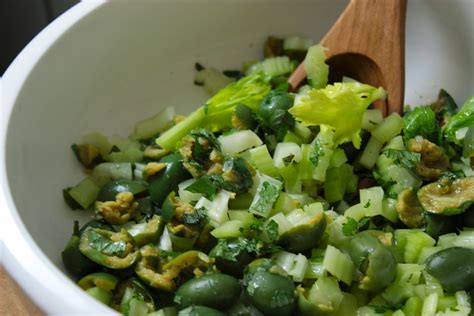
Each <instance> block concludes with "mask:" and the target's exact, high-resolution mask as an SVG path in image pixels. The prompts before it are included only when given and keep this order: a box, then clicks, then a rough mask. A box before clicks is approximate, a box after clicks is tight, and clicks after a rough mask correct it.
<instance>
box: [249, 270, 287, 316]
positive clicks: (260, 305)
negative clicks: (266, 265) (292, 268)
mask: <svg viewBox="0 0 474 316" xmlns="http://www.w3.org/2000/svg"><path fill="white" fill-rule="evenodd" d="M245 293H246V295H247V297H248V298H249V300H250V302H251V303H252V305H254V306H255V307H256V308H257V309H258V310H260V311H261V312H262V313H263V314H265V315H267V314H268V315H274V316H286V315H292V313H293V310H294V308H295V305H296V296H295V285H294V283H293V281H292V280H291V279H289V278H287V277H284V276H282V275H279V274H274V273H271V272H269V271H256V272H254V273H252V274H251V275H250V276H249V278H248V280H247V286H246V288H245Z"/></svg>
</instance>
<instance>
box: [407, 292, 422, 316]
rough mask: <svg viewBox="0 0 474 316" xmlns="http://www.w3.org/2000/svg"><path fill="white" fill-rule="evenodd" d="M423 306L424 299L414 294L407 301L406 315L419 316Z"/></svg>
mask: <svg viewBox="0 0 474 316" xmlns="http://www.w3.org/2000/svg"><path fill="white" fill-rule="evenodd" d="M422 308H423V301H422V300H421V299H420V298H419V297H417V296H412V297H410V298H408V300H407V301H406V302H405V305H404V306H403V312H404V313H405V315H406V316H419V315H421V309H422Z"/></svg>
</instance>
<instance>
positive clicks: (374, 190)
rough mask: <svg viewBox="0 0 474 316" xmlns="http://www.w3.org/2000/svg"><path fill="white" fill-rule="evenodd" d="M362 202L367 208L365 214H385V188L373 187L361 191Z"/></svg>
mask: <svg viewBox="0 0 474 316" xmlns="http://www.w3.org/2000/svg"><path fill="white" fill-rule="evenodd" d="M359 195H360V204H361V205H362V206H363V208H365V210H366V213H365V216H376V215H380V214H383V210H382V201H383V195H384V192H383V189H382V188H381V187H371V188H368V189H362V190H360V191H359Z"/></svg>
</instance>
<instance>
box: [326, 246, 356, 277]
mask: <svg viewBox="0 0 474 316" xmlns="http://www.w3.org/2000/svg"><path fill="white" fill-rule="evenodd" d="M323 267H324V269H325V270H326V271H328V272H329V273H331V274H332V275H333V276H334V277H336V279H338V280H340V281H342V282H344V283H346V284H347V285H350V284H351V283H352V275H353V273H354V264H353V263H352V260H351V258H350V257H349V256H348V255H347V254H345V253H343V252H341V251H340V250H339V249H337V248H336V247H333V246H331V245H328V247H327V249H326V253H325V255H324V261H323Z"/></svg>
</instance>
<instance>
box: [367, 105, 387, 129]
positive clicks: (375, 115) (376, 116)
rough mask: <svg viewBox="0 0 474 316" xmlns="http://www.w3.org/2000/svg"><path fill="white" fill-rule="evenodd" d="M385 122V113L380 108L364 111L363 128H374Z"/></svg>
mask: <svg viewBox="0 0 474 316" xmlns="http://www.w3.org/2000/svg"><path fill="white" fill-rule="evenodd" d="M382 122H383V114H382V111H380V110H379V109H369V110H366V111H365V112H364V116H363V117H362V129H365V130H366V131H371V130H373V129H374V128H375V127H376V126H377V125H378V124H380V123H382Z"/></svg>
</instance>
